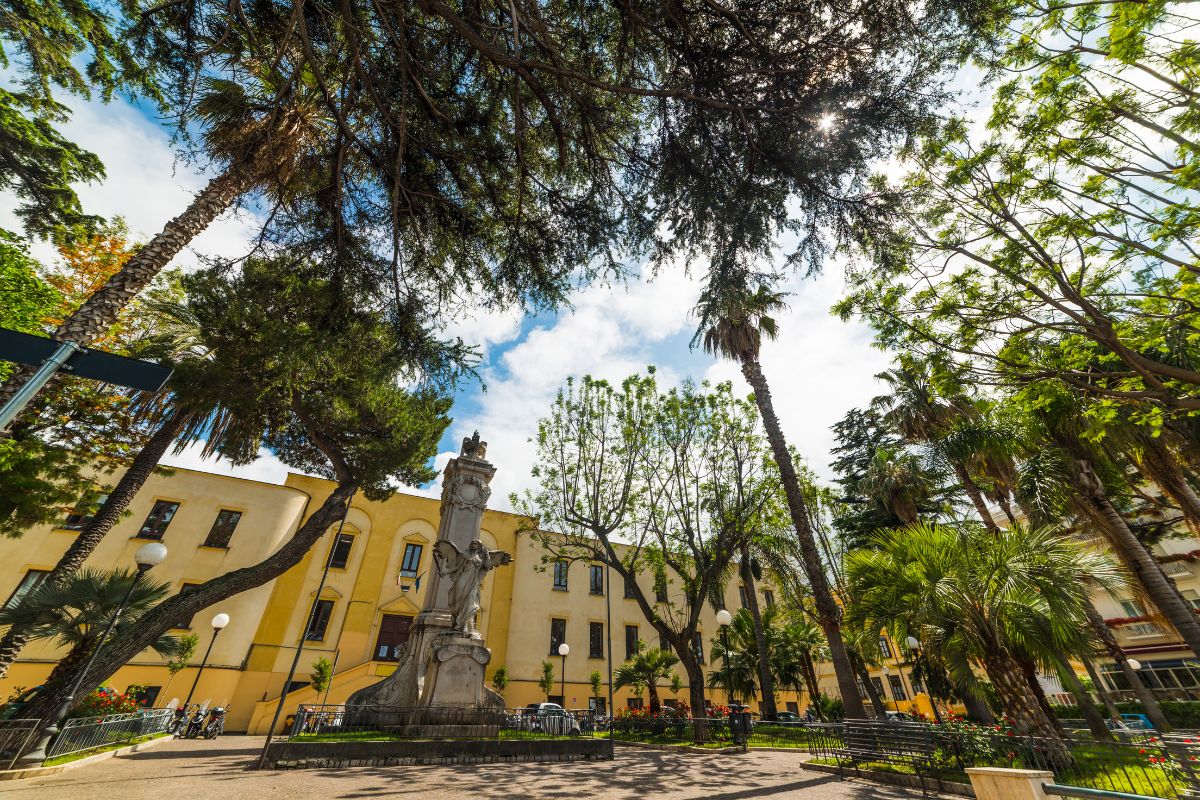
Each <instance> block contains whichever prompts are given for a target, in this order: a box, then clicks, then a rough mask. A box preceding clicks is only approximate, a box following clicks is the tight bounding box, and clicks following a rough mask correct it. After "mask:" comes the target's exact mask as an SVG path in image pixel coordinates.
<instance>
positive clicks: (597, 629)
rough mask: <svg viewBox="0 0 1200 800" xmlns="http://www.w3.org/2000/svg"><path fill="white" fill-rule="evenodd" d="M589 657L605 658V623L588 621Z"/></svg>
mask: <svg viewBox="0 0 1200 800" xmlns="http://www.w3.org/2000/svg"><path fill="white" fill-rule="evenodd" d="M588 658H604V623H603V622H589V623H588Z"/></svg>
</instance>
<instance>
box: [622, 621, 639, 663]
mask: <svg viewBox="0 0 1200 800" xmlns="http://www.w3.org/2000/svg"><path fill="white" fill-rule="evenodd" d="M637 654H638V626H637V625H626V626H625V660H626V661H628V660H629V659H631V658H633V657H634V656H636V655H637Z"/></svg>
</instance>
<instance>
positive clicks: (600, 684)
mask: <svg viewBox="0 0 1200 800" xmlns="http://www.w3.org/2000/svg"><path fill="white" fill-rule="evenodd" d="M588 685H589V686H591V689H592V700H594V701H595V704H596V707H597V708H598V707H599V705H600V700H601V698H602V697H603V696H604V676H603V675H601V674H600V672H599V671H598V670H595V671H593V672H592V674H591V675H588Z"/></svg>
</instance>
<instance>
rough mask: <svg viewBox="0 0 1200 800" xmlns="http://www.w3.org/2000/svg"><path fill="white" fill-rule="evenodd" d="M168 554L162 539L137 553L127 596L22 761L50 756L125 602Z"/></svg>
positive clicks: (134, 555) (36, 760) (123, 608)
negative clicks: (54, 741) (147, 573)
mask: <svg viewBox="0 0 1200 800" xmlns="http://www.w3.org/2000/svg"><path fill="white" fill-rule="evenodd" d="M166 557H167V548H166V546H165V545H164V544H163V543H162V542H147V543H146V544H144V545H142V546H141V547H139V548H138V550H137V552H136V553H134V554H133V560H134V561H135V562H136V563H137V572H135V573H134V575H133V579H132V580H131V581H129V589H128V590H127V591H126V592H125V596H124V597H122V598H121V602H120V604H119V605H118V606H117V609H116V611H114V612H113V615H112V616H111V617H110V618H109V620H108V624H107V625H106V626H105V627H104V631H103V632H102V633H101V634H100V638H99V639H98V640H97V641H96V646H95V647H94V648H93V649H92V652H91V654H90V655H89V656H88V659H87V661H86V662H85V663H84V665H83V669H81V670H79V672H77V673H75V680H73V681H71V687H70V688H69V689H68V690H67V693H66V694H65V695H63V700H62V704H61V705H59V707H58V708H57V709H55V711H54V714H53V715H52V716H51V717H50V719H49V720H48V722H49V723H50V724H49V725H47V726H46V727H45V728H43V729H42V735H41V738H39V739H38V742H37V745H36V746H35V747H34V748H33V749H32V750H30V751H29V752H28V753H26V754H25V755H23V756H21V762H20V763H21V764H24V765H26V766H28V765H31V764H40V763H41V762H43V761H45V760H46V758H47V755H46V748H47V747H49V746H50V742H51V740H52V739H54V737H55V736H56V735H58V731H59V728H58V725H59V723H60V722H62V721H63V718H64V717H66V716H67V714H68V713H70V711H71V706H73V705H75V695H76V693H78V692H79V687H80V686H82V685H83V681H84V678H86V677H87V674H88V673H89V672H90V671H91V669H92V664H94V663H95V662H96V656H98V655H99V654H100V650H101V649H102V648H103V647H104V642H105V641H106V640H107V639H108V635H109V634H110V633H112V629H113V628H115V627H116V625H117V620H118V619H119V618H120V616H121V612H122V611H124V610H125V606H127V605H129V598H130V597H132V596H133V590H134V589H136V588H137V585H138V582H139V581H140V580H141V577H142V573H144V572H146V571H148V570H150V569H152V568H154V567H157V566H158V565H159V564H161V563H162V562H163V560H164V559H166Z"/></svg>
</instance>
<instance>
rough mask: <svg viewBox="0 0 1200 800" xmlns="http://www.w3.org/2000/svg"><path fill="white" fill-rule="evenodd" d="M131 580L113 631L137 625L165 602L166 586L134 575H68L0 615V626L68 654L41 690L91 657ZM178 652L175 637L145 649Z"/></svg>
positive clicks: (167, 655) (96, 572) (166, 637)
mask: <svg viewBox="0 0 1200 800" xmlns="http://www.w3.org/2000/svg"><path fill="white" fill-rule="evenodd" d="M135 579H136V580H137V585H136V586H135V587H134V588H133V592H132V594H130V595H129V600H128V602H127V603H126V605H125V609H124V610H123V611H122V612H121V617H120V620H119V622H118V623H117V629H118V630H120V629H121V628H122V627H128V626H131V625H136V624H137V622H138V620H139V619H140V618H141V617H142V616H143V615H144V614H145V613H146V612H147V611H149V610H150V609H151V608H153V607H154V606H155V605H156V604H157V603H158V602H159V601H161V600H162V599H163V598H164V597H166V596H167V594H168V593H169V592H170V586H169V585H168V584H165V583H155V582H153V581H150V580H147V579H146V577H145V576H140V577H139V576H138V572H137V571H136V570H130V571H120V570H117V571H113V572H102V571H100V570H93V569H87V570H84V571H83V572H80V573H79V574H77V575H73V576H71V578H70V579H69V580H67V581H65V582H64V583H61V584H54V583H49V582H43V583H42V584H41V585H40V586H39V587H38V588H37V589H35V590H34V591H33V592H30V593H29V595H27V596H26V597H25V598H24V599H23V601H22V602H21V603H19V604H17V605H15V606H12V607H10V608H3V609H0V625H11V626H20V627H22V628H23V629H24V630H25V631H27V635H28V637H29V638H30V639H50V640H52V641H53V642H54V643H56V644H58V645H61V646H63V647H69V648H70V652H68V653H67V655H66V656H64V657H63V658H62V659H61V660H59V662H58V664H57V665H55V667H54V669H53V671H51V673H50V676H49V677H48V678H47V679H46V680H45V682H44V683H45V685H46V686H51V685H57V682H58V681H60V680H61V679H63V678H64V677H65V676H67V675H70V674H71V673H73V672H74V671H75V669H77V668H78V667H79V666H80V665H81V664H82V663H83V662H84V661H85V660H86V659H87V658H88V656H89V655H91V653H92V651H93V650H94V649H95V647H96V644H97V639H98V638H99V636H100V634H101V633H102V632H103V631H104V629H105V628H106V627H107V625H108V623H109V621H110V620H111V619H112V617H113V614H114V613H116V611H117V609H118V607H119V606H120V604H121V600H122V598H124V597H125V593H126V592H128V591H129V588H130V583H131V582H132V581H134V580H135ZM183 647H184V644H183V643H182V642H181V641H180V640H179V639H178V638H177V637H175V636H170V635H163V636H160V637H159V638H158V639H156V640H155V641H154V642H152V643H151V644H150V649H152V650H154V652H156V653H158V654H159V655H161V656H163V657H164V658H171V657H173V656H176V655H178V654H179V653H180V652H181V651H182V649H183Z"/></svg>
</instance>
